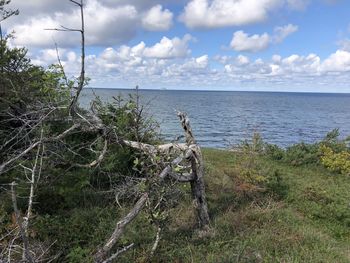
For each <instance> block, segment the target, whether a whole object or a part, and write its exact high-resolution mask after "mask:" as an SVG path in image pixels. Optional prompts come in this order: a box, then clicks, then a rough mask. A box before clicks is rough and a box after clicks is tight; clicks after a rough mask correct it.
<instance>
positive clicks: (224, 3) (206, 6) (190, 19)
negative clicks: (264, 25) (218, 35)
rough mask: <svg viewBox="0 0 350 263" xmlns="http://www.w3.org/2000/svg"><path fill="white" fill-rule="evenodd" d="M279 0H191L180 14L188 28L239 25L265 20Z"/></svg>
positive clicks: (279, 2)
mask: <svg viewBox="0 0 350 263" xmlns="http://www.w3.org/2000/svg"><path fill="white" fill-rule="evenodd" d="M280 4H281V0H191V1H190V2H189V3H188V4H187V5H186V6H185V8H184V12H183V13H182V14H181V15H180V20H181V21H183V22H184V23H185V24H186V26H188V27H190V28H217V27H225V26H241V25H246V24H251V23H257V22H261V21H263V20H265V19H266V18H267V16H268V13H269V12H270V11H271V10H273V9H274V8H275V7H277V6H279V5H280Z"/></svg>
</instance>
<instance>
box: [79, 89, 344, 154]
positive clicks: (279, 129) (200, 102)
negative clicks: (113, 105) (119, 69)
mask: <svg viewBox="0 0 350 263" xmlns="http://www.w3.org/2000/svg"><path fill="white" fill-rule="evenodd" d="M135 92H136V91H135V90H120V89H101V88H96V89H88V88H86V89H84V91H83V93H82V96H81V99H80V104H81V106H83V107H85V108H89V105H90V103H91V101H92V100H93V99H94V98H95V97H96V96H98V97H99V98H100V99H101V100H102V101H104V102H113V100H114V99H113V97H116V96H118V95H120V96H122V97H124V98H127V97H128V94H134V93H135ZM138 92H139V95H140V101H141V103H142V105H144V108H145V113H146V116H147V117H152V118H153V119H154V120H156V121H157V122H158V123H159V125H160V132H161V134H162V138H163V140H164V141H168V142H171V141H174V140H177V138H178V137H179V136H181V135H183V130H182V128H181V125H180V122H179V120H178V117H177V115H176V112H177V111H183V112H186V113H187V114H188V116H189V118H190V121H191V125H192V129H193V133H194V135H195V137H196V140H197V142H198V143H199V144H200V145H201V146H202V147H210V148H230V147H232V146H235V145H238V144H240V143H241V142H242V141H244V140H249V139H251V138H252V136H253V134H254V133H259V134H260V135H261V137H262V138H263V140H264V141H265V142H268V143H271V144H276V145H278V146H280V147H284V148H285V147H288V146H291V145H293V144H295V143H299V142H305V143H314V142H317V141H319V140H321V139H323V138H324V137H325V136H326V134H327V133H328V132H329V131H331V130H333V129H336V128H337V129H339V132H340V138H346V137H347V136H349V135H350V94H329V93H327V94H326V93H287V92H251V91H249V92H242V91H190V90H186V91H183V90H139V91H138Z"/></svg>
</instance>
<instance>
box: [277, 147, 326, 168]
mask: <svg viewBox="0 0 350 263" xmlns="http://www.w3.org/2000/svg"><path fill="white" fill-rule="evenodd" d="M283 160H284V161H286V162H287V163H289V164H291V165H293V166H299V165H304V164H312V163H318V162H319V145H318V144H317V143H316V144H306V143H303V142H302V143H298V144H295V145H292V146H290V147H288V148H287V150H286V154H285V156H284V158H283Z"/></svg>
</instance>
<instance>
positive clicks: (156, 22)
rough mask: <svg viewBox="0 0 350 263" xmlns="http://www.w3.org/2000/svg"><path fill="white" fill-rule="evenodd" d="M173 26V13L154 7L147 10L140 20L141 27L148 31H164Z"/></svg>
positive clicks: (157, 6) (160, 7) (158, 6)
mask: <svg viewBox="0 0 350 263" xmlns="http://www.w3.org/2000/svg"><path fill="white" fill-rule="evenodd" d="M172 24H173V13H172V12H170V11H169V10H168V9H164V10H163V7H162V6H161V5H156V6H154V7H152V8H151V9H149V10H148V11H147V12H146V13H145V15H144V17H143V18H142V26H143V27H144V28H145V29H147V30H149V31H166V30H169V29H170V27H171V26H172Z"/></svg>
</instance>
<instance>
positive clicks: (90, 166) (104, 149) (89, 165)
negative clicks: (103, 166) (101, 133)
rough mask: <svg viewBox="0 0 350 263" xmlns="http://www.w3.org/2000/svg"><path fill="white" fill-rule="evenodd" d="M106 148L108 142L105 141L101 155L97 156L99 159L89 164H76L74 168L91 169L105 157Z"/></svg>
mask: <svg viewBox="0 0 350 263" xmlns="http://www.w3.org/2000/svg"><path fill="white" fill-rule="evenodd" d="M107 146H108V141H107V140H105V142H104V146H103V149H102V151H101V154H100V155H99V157H98V158H97V159H96V160H94V161H93V162H91V163H89V164H77V165H76V166H78V167H82V168H92V167H95V166H97V165H99V164H100V163H101V162H102V161H103V159H104V157H105V155H106V152H107Z"/></svg>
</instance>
